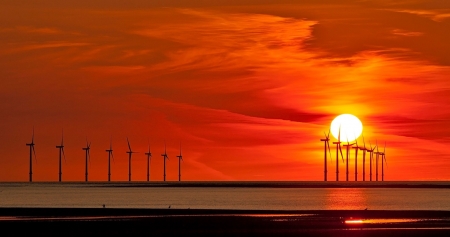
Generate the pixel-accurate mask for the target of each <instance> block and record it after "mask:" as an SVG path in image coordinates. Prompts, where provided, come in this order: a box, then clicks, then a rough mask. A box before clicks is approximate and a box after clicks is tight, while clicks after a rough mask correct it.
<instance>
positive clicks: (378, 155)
mask: <svg viewBox="0 0 450 237" xmlns="http://www.w3.org/2000/svg"><path fill="white" fill-rule="evenodd" d="M374 153H375V154H376V155H377V157H376V160H375V166H376V176H375V177H376V181H378V158H379V157H380V154H381V152H379V151H378V142H377V152H374Z"/></svg>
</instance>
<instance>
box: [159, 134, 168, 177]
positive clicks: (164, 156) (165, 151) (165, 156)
mask: <svg viewBox="0 0 450 237" xmlns="http://www.w3.org/2000/svg"><path fill="white" fill-rule="evenodd" d="M161 156H162V157H163V159H164V181H166V159H169V157H168V156H167V150H166V143H164V154H161Z"/></svg>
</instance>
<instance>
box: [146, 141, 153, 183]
mask: <svg viewBox="0 0 450 237" xmlns="http://www.w3.org/2000/svg"><path fill="white" fill-rule="evenodd" d="M145 155H146V156H147V182H148V181H150V158H151V157H152V153H151V152H150V143H149V144H148V152H146V153H145Z"/></svg>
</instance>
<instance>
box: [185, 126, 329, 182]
mask: <svg viewBox="0 0 450 237" xmlns="http://www.w3.org/2000/svg"><path fill="white" fill-rule="evenodd" d="M324 135H325V138H324V139H320V141H322V142H325V143H324V179H323V180H324V181H327V176H328V175H327V173H328V171H327V147H328V152H329V153H330V158H331V151H330V131H328V135H327V134H325V132H324ZM180 150H181V148H180Z"/></svg>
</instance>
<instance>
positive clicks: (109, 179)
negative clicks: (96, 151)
mask: <svg viewBox="0 0 450 237" xmlns="http://www.w3.org/2000/svg"><path fill="white" fill-rule="evenodd" d="M106 152H108V182H110V181H111V158H112V159H113V160H114V156H113V153H112V152H113V149H112V139H111V141H110V143H109V150H106Z"/></svg>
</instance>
